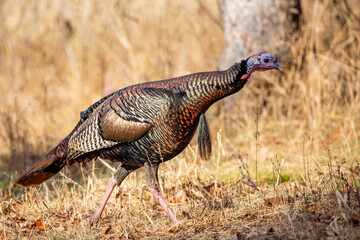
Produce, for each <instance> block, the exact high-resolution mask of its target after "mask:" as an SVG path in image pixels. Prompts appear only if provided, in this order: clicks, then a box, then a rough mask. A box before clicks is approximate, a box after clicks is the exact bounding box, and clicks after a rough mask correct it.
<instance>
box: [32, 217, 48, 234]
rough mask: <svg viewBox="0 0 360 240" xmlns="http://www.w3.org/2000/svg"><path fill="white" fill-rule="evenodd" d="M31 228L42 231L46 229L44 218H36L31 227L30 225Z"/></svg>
mask: <svg viewBox="0 0 360 240" xmlns="http://www.w3.org/2000/svg"><path fill="white" fill-rule="evenodd" d="M29 229H30V230H36V231H41V230H44V229H45V227H44V220H43V219H42V218H40V219H38V220H36V222H35V223H34V224H32V225H31V226H30V227H29Z"/></svg>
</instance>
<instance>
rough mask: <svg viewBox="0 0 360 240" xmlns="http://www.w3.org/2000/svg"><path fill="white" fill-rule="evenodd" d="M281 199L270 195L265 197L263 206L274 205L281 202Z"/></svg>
mask: <svg viewBox="0 0 360 240" xmlns="http://www.w3.org/2000/svg"><path fill="white" fill-rule="evenodd" d="M282 202H283V201H282V200H281V198H279V197H272V198H268V199H265V206H266V207H275V206H278V205H280V204H281V203H282Z"/></svg>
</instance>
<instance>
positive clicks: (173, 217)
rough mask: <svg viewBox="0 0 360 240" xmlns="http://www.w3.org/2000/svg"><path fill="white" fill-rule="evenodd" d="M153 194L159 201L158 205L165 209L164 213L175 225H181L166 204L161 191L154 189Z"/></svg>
mask: <svg viewBox="0 0 360 240" xmlns="http://www.w3.org/2000/svg"><path fill="white" fill-rule="evenodd" d="M151 193H152V194H153V195H154V197H155V199H156V201H158V203H159V204H160V205H161V207H162V208H163V209H164V211H165V212H166V213H167V215H168V216H169V217H170V219H171V221H173V223H175V224H176V223H179V220H178V219H177V218H176V216H175V214H174V213H173V211H172V210H171V209H170V207H169V206H168V205H167V203H166V202H165V199H164V198H163V196H162V195H161V193H160V192H159V191H156V190H154V189H151Z"/></svg>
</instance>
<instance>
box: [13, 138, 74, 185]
mask: <svg viewBox="0 0 360 240" xmlns="http://www.w3.org/2000/svg"><path fill="white" fill-rule="evenodd" d="M66 140H67V139H64V140H63V141H62V142H60V143H59V144H58V145H57V146H56V147H55V148H54V149H53V150H51V151H50V152H49V153H48V154H46V155H45V156H44V157H43V158H42V159H40V160H39V161H38V162H37V163H36V164H35V165H34V166H33V167H32V168H30V169H29V170H28V171H27V172H26V173H25V174H24V175H23V176H22V177H20V178H19V179H18V180H17V181H16V182H15V183H16V184H19V185H22V186H24V187H30V186H36V185H38V184H40V183H42V182H44V181H46V180H48V179H49V178H51V177H52V176H54V175H55V174H57V173H58V172H59V171H60V170H61V169H62V168H63V167H64V165H65V164H66V161H65V160H66V154H67V152H66V145H67V144H66V142H67V141H66Z"/></svg>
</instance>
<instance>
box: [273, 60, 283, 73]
mask: <svg viewBox="0 0 360 240" xmlns="http://www.w3.org/2000/svg"><path fill="white" fill-rule="evenodd" d="M274 68H275V69H277V70H279V71H280V72H284V70H283V69H282V67H281V66H280V64H279V63H278V62H275V63H274Z"/></svg>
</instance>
